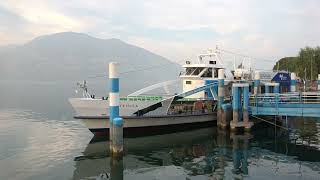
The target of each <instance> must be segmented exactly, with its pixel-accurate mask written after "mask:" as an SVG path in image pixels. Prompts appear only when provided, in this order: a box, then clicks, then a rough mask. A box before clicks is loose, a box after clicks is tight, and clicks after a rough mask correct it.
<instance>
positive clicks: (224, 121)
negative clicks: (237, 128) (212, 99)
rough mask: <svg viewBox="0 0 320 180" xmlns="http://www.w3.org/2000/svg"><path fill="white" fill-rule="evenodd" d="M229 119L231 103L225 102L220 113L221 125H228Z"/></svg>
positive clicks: (224, 126) (223, 126)
mask: <svg viewBox="0 0 320 180" xmlns="http://www.w3.org/2000/svg"><path fill="white" fill-rule="evenodd" d="M230 120H231V104H230V103H225V104H222V114H221V127H222V128H226V127H228V125H229V123H230Z"/></svg>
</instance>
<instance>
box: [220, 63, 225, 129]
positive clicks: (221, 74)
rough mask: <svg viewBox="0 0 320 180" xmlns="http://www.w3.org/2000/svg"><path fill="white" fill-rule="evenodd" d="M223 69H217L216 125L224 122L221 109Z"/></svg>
mask: <svg viewBox="0 0 320 180" xmlns="http://www.w3.org/2000/svg"><path fill="white" fill-rule="evenodd" d="M224 94H225V91H224V69H219V70H218V126H223V125H224V124H226V122H223V119H222V116H223V115H222V114H223V113H224V112H223V109H222V105H223V103H224V96H225V95H224Z"/></svg>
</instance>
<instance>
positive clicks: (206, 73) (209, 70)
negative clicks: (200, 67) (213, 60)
mask: <svg viewBox="0 0 320 180" xmlns="http://www.w3.org/2000/svg"><path fill="white" fill-rule="evenodd" d="M201 77H206V78H211V77H212V68H207V70H206V71H205V72H204V73H203V74H202V76H201Z"/></svg>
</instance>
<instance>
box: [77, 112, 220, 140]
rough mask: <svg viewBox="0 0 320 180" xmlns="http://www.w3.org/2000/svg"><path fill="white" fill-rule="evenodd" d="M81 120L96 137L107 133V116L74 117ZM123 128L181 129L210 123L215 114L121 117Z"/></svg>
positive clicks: (214, 118) (215, 117) (215, 118)
mask: <svg viewBox="0 0 320 180" xmlns="http://www.w3.org/2000/svg"><path fill="white" fill-rule="evenodd" d="M75 118H77V119H82V121H83V122H84V124H85V125H86V126H87V127H88V129H89V130H90V131H91V132H92V133H94V134H96V135H98V134H100V133H102V134H105V132H108V131H109V117H108V116H99V117H98V116H92V117H77V116H76V117H75ZM123 119H124V128H125V129H126V130H131V131H135V130H138V129H154V130H155V128H157V129H164V128H166V127H168V126H176V127H179V128H181V129H183V128H185V127H187V126H188V127H189V126H190V125H192V126H193V125H197V124H198V125H200V124H205V123H210V122H211V123H212V122H214V121H216V120H217V116H216V113H203V114H188V115H167V116H141V117H136V116H129V117H126V116H124V117H123Z"/></svg>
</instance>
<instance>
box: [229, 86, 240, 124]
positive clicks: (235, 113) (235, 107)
mask: <svg viewBox="0 0 320 180" xmlns="http://www.w3.org/2000/svg"><path fill="white" fill-rule="evenodd" d="M239 85H240V84H236V83H234V84H232V93H233V99H232V121H231V122H230V127H231V130H235V129H236V127H237V125H238V121H239V107H240V98H241V94H240V93H241V91H240V88H239Z"/></svg>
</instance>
